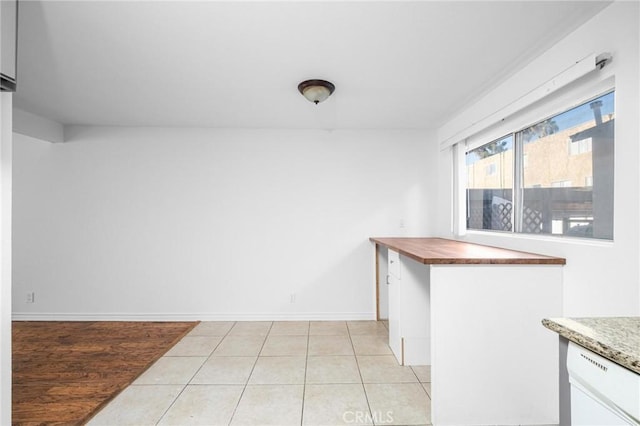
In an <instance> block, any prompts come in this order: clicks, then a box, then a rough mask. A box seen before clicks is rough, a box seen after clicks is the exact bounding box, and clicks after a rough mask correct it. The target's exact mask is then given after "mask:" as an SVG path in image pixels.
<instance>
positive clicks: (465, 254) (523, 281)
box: [370, 238, 566, 425]
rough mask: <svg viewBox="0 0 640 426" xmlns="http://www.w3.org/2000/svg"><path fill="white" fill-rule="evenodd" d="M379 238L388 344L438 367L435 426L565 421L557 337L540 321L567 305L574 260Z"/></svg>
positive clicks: (404, 359) (409, 359)
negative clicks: (566, 268)
mask: <svg viewBox="0 0 640 426" xmlns="http://www.w3.org/2000/svg"><path fill="white" fill-rule="evenodd" d="M370 240H371V241H372V242H373V243H375V253H376V277H377V279H376V281H377V283H376V286H377V287H376V288H377V289H378V288H379V286H384V285H388V309H389V310H388V315H389V345H390V346H391V349H392V351H393V352H394V354H395V356H396V358H397V359H398V362H399V363H401V364H404V365H431V390H432V395H431V421H432V423H433V424H434V425H476V424H523V425H526V424H554V423H557V422H558V380H557V377H558V351H557V339H554V338H552V337H550V336H548V334H549V333H544V330H542V327H540V326H539V324H540V320H541V319H542V318H545V317H549V316H559V315H561V313H562V265H564V264H565V263H566V262H565V259H562V258H558V257H551V256H543V255H538V254H532V253H525V252H520V251H513V250H506V249H501V248H496V247H488V246H483V245H479V244H471V243H466V242H461V241H455V240H448V239H442V238H370ZM385 254H386V256H384V255H385ZM385 257H386V262H384V261H383V262H381V261H380V259H381V258H385ZM381 277H385V278H384V279H382V278H381Z"/></svg>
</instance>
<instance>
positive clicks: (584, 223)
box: [466, 92, 615, 240]
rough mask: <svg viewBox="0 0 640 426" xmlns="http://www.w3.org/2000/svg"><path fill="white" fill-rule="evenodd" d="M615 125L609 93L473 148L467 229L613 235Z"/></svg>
mask: <svg viewBox="0 0 640 426" xmlns="http://www.w3.org/2000/svg"><path fill="white" fill-rule="evenodd" d="M614 123H615V112H614V92H610V93H607V94H605V95H602V96H600V97H598V98H596V99H593V100H591V101H589V102H585V103H584V104H582V105H579V106H577V107H575V108H572V109H570V110H568V111H565V112H563V113H561V114H558V115H555V116H553V117H551V118H548V119H546V120H543V121H540V122H538V123H535V124H533V125H532V126H529V127H527V128H525V129H522V130H519V131H515V132H513V133H511V134H509V135H505V136H504V137H502V138H499V139H496V140H494V141H491V142H489V143H487V144H485V145H482V146H480V147H478V148H475V149H472V150H470V151H468V152H467V153H466V168H467V194H466V195H467V210H466V211H467V228H468V229H478V230H493V231H506V232H517V233H528V234H547V235H558V236H573V237H583V238H597V239H607V240H611V239H613V188H614V185H613V166H614V164H613V149H614ZM488 171H491V172H492V173H488Z"/></svg>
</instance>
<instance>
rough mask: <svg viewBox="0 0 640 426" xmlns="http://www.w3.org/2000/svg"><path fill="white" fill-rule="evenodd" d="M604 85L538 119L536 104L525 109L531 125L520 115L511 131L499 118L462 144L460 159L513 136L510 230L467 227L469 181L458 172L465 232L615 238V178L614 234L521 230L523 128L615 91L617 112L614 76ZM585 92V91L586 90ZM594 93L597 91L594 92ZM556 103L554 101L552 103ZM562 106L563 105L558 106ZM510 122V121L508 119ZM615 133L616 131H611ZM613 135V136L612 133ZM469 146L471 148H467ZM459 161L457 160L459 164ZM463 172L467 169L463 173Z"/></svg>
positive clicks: (591, 239)
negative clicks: (596, 235)
mask: <svg viewBox="0 0 640 426" xmlns="http://www.w3.org/2000/svg"><path fill="white" fill-rule="evenodd" d="M604 83H605V84H600V85H598V87H597V89H596V88H591V89H590V92H591V94H590V95H588V96H581V97H579V98H578V99H579V100H578V101H576V100H575V99H576V98H574V100H573V101H572V102H570V103H569V104H568V105H567V103H566V102H565V103H559V105H554V106H555V108H553V110H554V111H555V112H553V113H551V114H549V113H547V114H544V115H542V114H537V115H538V117H542V118H537V119H533V120H532V119H531V118H530V117H531V112H532V110H535V111H538V109H539V106H538V107H537V108H527V109H526V110H525V111H524V114H522V115H524V116H525V117H527V118H526V120H530V124H527V125H524V124H522V123H523V119H522V118H520V120H517V123H518V124H519V125H518V126H516V130H510V131H505V128H508V127H505V126H509V124H508V122H507V123H505V121H506V120H502V123H500V125H499V126H497V129H498V130H496V129H492V130H491V131H490V132H488V131H483V132H480V133H481V135H480V136H477V137H474V138H473V139H474V140H475V143H473V144H472V145H471V144H469V141H468V140H467V141H466V143H465V145H466V146H465V147H464V148H463V149H461V150H460V152H459V154H461V155H462V158H463V159H464V158H465V157H466V155H467V153H469V152H471V151H473V150H475V149H477V148H480V147H482V146H485V145H487V144H490V143H492V142H494V141H497V140H501V139H505V138H507V137H509V136H511V137H512V138H513V170H512V188H511V191H512V192H511V194H512V200H511V202H512V205H513V211H512V215H511V220H512V229H511V230H510V231H509V230H497V229H477V228H469V227H468V226H467V219H468V214H469V202H468V200H469V198H468V194H467V191H468V189H469V188H468V180H467V179H466V175H461V176H460V181H461V182H463V183H464V190H463V191H462V192H463V194H464V204H465V206H464V207H465V208H463V209H460V210H459V211H460V212H464V217H460V220H461V221H462V222H463V223H464V229H465V232H473V233H478V234H483V235H486V234H491V235H502V236H504V235H509V236H514V237H526V238H536V239H550V240H553V241H558V240H561V241H566V240H577V241H580V242H589V243H596V244H602V243H605V244H607V243H612V242H613V241H614V239H615V199H616V197H615V180H614V188H612V190H613V192H614V194H613V206H612V207H613V212H612V217H611V220H612V228H613V234H612V236H611V238H594V237H577V236H570V235H564V234H549V233H544V234H533V233H528V232H522V231H523V220H522V219H523V217H522V216H523V213H524V190H525V188H524V186H523V180H524V162H525V158H524V141H523V137H522V134H523V131H524V130H526V129H528V128H530V127H533V126H535V125H536V124H538V123H541V122H544V121H546V120H549V119H551V118H554V117H556V116H558V115H561V114H564V113H566V112H568V111H571V110H572V109H574V108H577V107H579V106H581V105H584V104H587V103H589V102H592V101H594V100H595V99H598V98H600V97H603V96H606V95H608V94H611V93H613V94H614V114H615V112H616V111H617V108H616V107H617V105H616V101H615V99H617V98H616V96H615V92H616V86H615V83H614V78H613V77H610V78H608V79H606V80H605V81H604ZM581 92H582V93H581V94H584V93H585V91H584V90H581ZM587 93H588V92H587ZM594 93H596V94H594ZM553 103H556V102H553ZM561 105H564V106H561ZM509 121H511V120H509ZM614 134H615V132H614ZM487 135H493V136H492V137H488V136H487ZM614 138H615V136H614ZM470 146H471V147H470ZM614 147H615V139H614ZM592 150H593V148H591V149H590V151H592ZM459 164H460V163H459ZM461 172H462V169H461V168H458V174H461ZM464 173H466V170H465V172H464ZM613 173H614V175H615V150H614V169H613ZM591 179H593V177H591ZM584 184H585V183H584V182H583V185H584Z"/></svg>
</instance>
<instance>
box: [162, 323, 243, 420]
mask: <svg viewBox="0 0 640 426" xmlns="http://www.w3.org/2000/svg"><path fill="white" fill-rule="evenodd" d="M236 322H237V321H234V322H233V325H232V326H231V327H229V330H228V331H227V333H226V334H225V335H224V336H222V339H220V341H219V342H218V344H217V345H216V347H215V348H213V350H212V351H211V353H210V354H209V356H208V357H207V358H206V359H205V360H204V362H203V363H202V365H201V366H200V367H198V369H197V370H196V371H195V373H193V375H192V376H191V378H190V379H189V380H188V381H187V383H185V385H184V386H183V387H182V390H180V392H179V393H178V395H176V397H175V398H174V400H173V401H172V402H171V404H169V406H168V407H167V409H166V410H164V412H163V413H162V416H160V419H158V421H157V422H156V426H158V425H159V424H160V422H162V419H164V417H165V416H166V415H167V413H168V412H169V410H171V407H173V406H174V405H175V403H176V402H177V401H178V399H179V398H180V396H181V395H182V394H183V393H184V391H185V390H186V389H187V386H189V384H191V381H192V380H193V378H194V377H196V375H197V374H198V372H199V371H200V370H201V369H202V367H203V366H204V365H205V364H206V363H207V361H209V358H211V356H212V355H213V353H214V352H215V351H216V349H217V348H218V346H220V343H222V341H223V340H224V339H225V338H226V337H227V336H228V335H229V333H230V332H231V329H232V328H233V327H235V325H236ZM194 328H195V327H194ZM191 331H193V330H191ZM184 337H187V336H184ZM184 337H183V338H182V339H184ZM208 337H218V336H208ZM182 339H180V342H181V341H182ZM180 342H178V343H180ZM176 345H177V343H176ZM169 358H170V357H169Z"/></svg>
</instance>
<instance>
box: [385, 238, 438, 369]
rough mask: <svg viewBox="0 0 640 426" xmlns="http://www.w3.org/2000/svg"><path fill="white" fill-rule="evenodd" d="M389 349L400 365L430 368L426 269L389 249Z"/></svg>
mask: <svg viewBox="0 0 640 426" xmlns="http://www.w3.org/2000/svg"><path fill="white" fill-rule="evenodd" d="M387 284H388V287H389V346H390V347H391V350H392V351H393V354H394V355H395V357H396V359H397V360H398V362H399V363H400V364H401V365H429V364H430V358H431V356H430V355H431V350H430V336H429V330H430V318H429V310H430V302H429V266H428V265H423V264H421V263H418V262H416V261H414V260H412V259H410V258H407V257H405V256H403V255H401V254H399V253H398V252H396V251H394V250H389V256H388V275H387Z"/></svg>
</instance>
